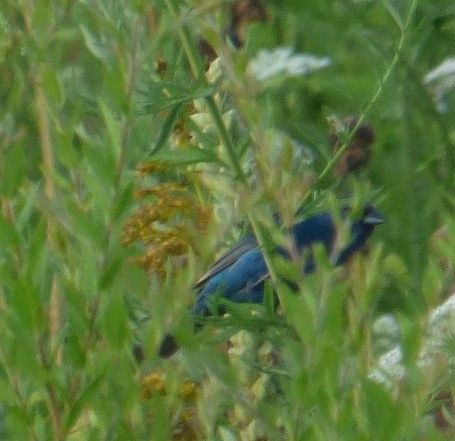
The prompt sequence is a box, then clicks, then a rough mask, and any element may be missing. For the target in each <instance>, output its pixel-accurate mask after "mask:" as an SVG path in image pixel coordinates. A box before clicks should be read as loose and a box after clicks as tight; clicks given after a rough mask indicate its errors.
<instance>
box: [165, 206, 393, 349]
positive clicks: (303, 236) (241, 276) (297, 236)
mask: <svg viewBox="0 0 455 441" xmlns="http://www.w3.org/2000/svg"><path fill="white" fill-rule="evenodd" d="M383 222H384V218H383V216H382V215H381V214H380V213H379V212H378V211H377V210H376V209H375V208H374V207H373V206H371V205H369V204H368V205H367V206H366V207H365V209H364V211H363V215H362V217H361V218H360V219H358V220H356V221H355V222H353V224H352V226H351V241H350V242H349V244H348V245H347V246H346V247H345V248H344V249H343V250H342V251H341V252H340V254H339V255H338V257H336V259H335V261H334V263H335V265H343V264H344V263H346V261H347V260H348V259H349V257H351V256H352V255H353V254H354V253H356V252H359V251H361V250H362V249H363V248H364V246H365V244H366V242H367V240H368V238H369V237H370V236H371V234H372V233H373V230H374V228H375V226H376V225H378V224H381V223H383ZM290 234H291V236H292V237H293V239H294V243H295V249H296V251H297V252H298V253H299V255H301V254H302V253H303V252H304V251H305V250H306V249H309V248H310V247H311V246H312V245H315V244H318V243H320V244H323V245H324V247H325V249H326V252H327V254H329V253H330V252H331V250H332V248H333V244H334V241H335V236H336V228H335V224H334V222H333V219H332V216H331V215H330V214H329V213H327V212H324V213H320V214H316V215H313V216H311V217H309V218H308V219H305V220H303V221H301V222H299V223H298V224H296V225H294V226H293V227H292V228H291V229H290ZM276 251H277V253H279V254H281V255H282V256H284V257H286V258H289V257H290V256H289V253H288V252H287V251H286V250H284V249H283V248H277V250H276ZM314 270H315V264H314V260H313V259H312V256H311V254H310V255H309V257H308V258H307V261H306V263H305V267H304V272H305V273H306V274H308V273H311V272H313V271H314ZM269 277H270V274H269V271H268V268H267V265H266V263H265V260H264V256H263V254H262V251H261V248H260V247H259V245H258V243H257V240H256V238H255V237H254V236H253V235H249V236H246V237H245V238H243V239H242V240H241V241H240V242H239V243H238V244H236V245H235V246H234V247H233V248H232V249H230V250H229V251H228V252H227V253H225V254H224V255H223V256H221V258H220V259H219V260H217V261H216V262H215V264H214V265H213V266H212V267H211V268H210V269H209V271H208V272H207V273H206V274H205V275H204V276H203V277H202V278H201V279H200V280H199V282H197V284H196V285H195V287H194V288H195V289H196V290H198V298H197V300H196V302H195V305H194V306H193V308H192V309H191V312H192V314H194V316H195V317H197V316H209V315H211V314H212V311H213V309H212V308H211V306H213V305H212V301H213V300H214V299H215V297H218V296H221V297H222V298H224V299H226V300H229V301H232V302H237V303H262V302H263V300H264V283H265V281H266V280H267V279H268V278H269ZM218 312H221V310H218ZM201 326H202V325H201V323H198V322H197V320H196V321H195V329H197V328H199V327H201ZM177 349H178V345H177V342H176V341H175V338H174V337H173V336H172V335H171V334H167V335H166V336H165V337H164V339H163V341H162V343H161V346H160V349H159V355H160V356H161V357H169V356H170V355H172V354H173V353H174V352H175V351H176V350H177Z"/></svg>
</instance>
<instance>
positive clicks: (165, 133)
mask: <svg viewBox="0 0 455 441" xmlns="http://www.w3.org/2000/svg"><path fill="white" fill-rule="evenodd" d="M181 108H182V103H179V104H176V105H175V106H174V107H173V108H172V109H171V111H170V112H169V115H168V116H167V117H166V120H165V121H164V124H163V126H162V127H161V130H160V133H159V135H158V139H157V140H156V143H155V145H154V146H153V147H152V151H151V154H152V155H153V154H156V153H157V152H158V151H160V150H161V147H163V146H164V143H165V142H166V141H167V139H168V138H169V135H170V134H171V132H172V130H173V129H174V126H175V122H176V121H177V118H178V116H179V114H180V109H181Z"/></svg>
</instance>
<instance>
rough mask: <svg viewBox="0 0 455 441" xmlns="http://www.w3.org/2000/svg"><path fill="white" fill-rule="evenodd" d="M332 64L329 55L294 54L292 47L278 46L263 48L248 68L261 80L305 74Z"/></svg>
mask: <svg viewBox="0 0 455 441" xmlns="http://www.w3.org/2000/svg"><path fill="white" fill-rule="evenodd" d="M329 65H330V58H329V57H318V56H317V55H313V54H303V53H297V54H294V50H293V49H292V48H290V47H278V48H275V49H270V50H269V49H262V50H260V51H259V53H258V54H257V56H256V58H253V59H252V60H251V61H250V62H249V64H248V69H249V71H250V72H251V74H252V75H253V76H254V77H255V78H256V79H257V80H259V81H264V80H267V79H268V78H271V77H274V76H277V75H282V74H284V75H289V76H303V75H308V74H309V73H310V72H312V71H314V70H317V69H322V68H324V67H327V66H329Z"/></svg>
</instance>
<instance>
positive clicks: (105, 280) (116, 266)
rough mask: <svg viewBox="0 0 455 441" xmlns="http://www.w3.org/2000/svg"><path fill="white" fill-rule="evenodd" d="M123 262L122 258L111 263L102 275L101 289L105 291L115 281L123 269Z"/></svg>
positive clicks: (99, 283)
mask: <svg viewBox="0 0 455 441" xmlns="http://www.w3.org/2000/svg"><path fill="white" fill-rule="evenodd" d="M121 264H122V260H121V259H120V258H115V259H114V260H113V261H112V262H110V263H109V264H108V265H107V267H106V268H105V269H104V270H103V272H102V273H101V276H100V279H99V282H98V286H99V289H100V290H102V291H104V290H105V289H107V288H108V287H109V286H110V285H112V283H113V282H114V281H115V278H116V277H117V274H118V272H119V270H120V268H121Z"/></svg>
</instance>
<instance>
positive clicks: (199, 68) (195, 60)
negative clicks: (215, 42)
mask: <svg viewBox="0 0 455 441" xmlns="http://www.w3.org/2000/svg"><path fill="white" fill-rule="evenodd" d="M166 5H167V7H168V10H169V12H170V13H171V15H172V17H173V18H174V20H176V21H177V20H178V14H177V8H176V6H175V3H174V1H173V0H166ZM179 35H180V40H181V41H182V45H183V47H184V49H185V52H186V56H187V58H188V62H189V63H190V67H191V70H192V72H193V75H194V76H195V77H196V81H197V82H198V83H199V84H200V85H201V86H208V85H209V84H208V82H207V79H206V78H205V74H204V65H203V62H202V59H201V56H200V55H199V51H198V49H197V47H196V45H195V44H194V41H193V38H192V36H191V32H190V31H189V29H188V27H187V26H185V25H184V24H182V25H181V26H180V29H179ZM205 102H206V103H207V107H208V111H209V113H210V116H211V117H212V120H213V123H214V124H215V127H216V129H217V132H218V136H219V137H220V139H221V142H222V143H223V146H224V148H225V150H226V152H227V154H228V157H229V161H230V163H231V167H232V169H233V171H234V172H235V174H236V177H237V178H238V179H239V180H240V181H241V182H242V184H243V185H247V180H246V176H245V173H243V170H242V167H241V165H240V161H239V159H238V158H237V154H236V152H235V148H234V143H233V142H232V139H231V137H230V136H229V134H228V132H227V130H226V127H225V125H224V123H223V119H222V117H221V113H220V111H219V109H218V107H217V106H216V104H215V101H214V99H213V97H212V96H209V97H206V98H205Z"/></svg>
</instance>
